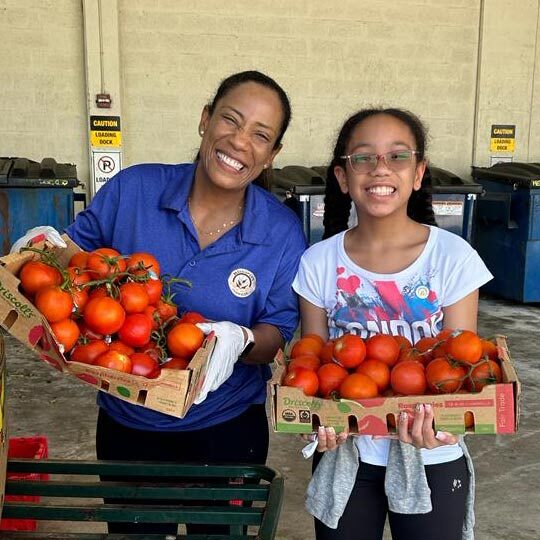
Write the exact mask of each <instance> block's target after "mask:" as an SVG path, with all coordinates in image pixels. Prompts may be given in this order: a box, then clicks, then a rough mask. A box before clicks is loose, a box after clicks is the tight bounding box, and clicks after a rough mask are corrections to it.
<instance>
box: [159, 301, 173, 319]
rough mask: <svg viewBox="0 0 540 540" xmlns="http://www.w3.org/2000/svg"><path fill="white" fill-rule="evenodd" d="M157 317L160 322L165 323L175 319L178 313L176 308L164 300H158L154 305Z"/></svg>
mask: <svg viewBox="0 0 540 540" xmlns="http://www.w3.org/2000/svg"><path fill="white" fill-rule="evenodd" d="M156 309H157V312H158V315H159V317H160V319H161V320H162V322H166V321H168V320H169V319H171V318H172V317H176V315H177V313H178V306H176V305H175V304H172V303H170V302H166V301H165V300H158V302H157V304H156Z"/></svg>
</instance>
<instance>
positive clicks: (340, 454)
mask: <svg viewBox="0 0 540 540" xmlns="http://www.w3.org/2000/svg"><path fill="white" fill-rule="evenodd" d="M425 151H426V133H425V129H424V127H423V125H422V124H421V122H420V121H419V120H418V118H416V117H415V116H414V115H413V114H411V113H409V112H407V111H403V110H400V109H368V110H362V111H360V112H358V113H356V114H355V115H353V116H352V117H350V118H349V119H348V120H347V121H346V122H345V124H344V125H343V127H342V129H341V132H340V134H339V137H338V139H337V143H336V146H335V149H334V154H333V159H332V162H331V164H330V166H329V169H328V175H327V197H326V200H325V208H326V214H325V226H326V237H327V239H326V240H323V241H322V242H320V243H318V244H315V245H313V246H312V247H311V248H310V249H308V251H306V252H305V253H304V255H303V257H302V259H301V263H300V268H299V271H298V274H297V276H296V278H295V281H294V283H293V287H294V289H295V290H296V292H298V294H299V295H300V309H301V327H302V332H303V333H317V334H319V335H321V336H322V337H324V338H328V337H330V338H336V337H339V336H340V335H342V334H343V333H345V332H350V333H355V334H358V335H360V336H361V337H363V338H366V337H369V336H370V335H373V334H376V333H386V334H402V335H404V336H405V337H407V338H409V339H410V340H411V341H412V342H413V343H414V342H416V341H418V340H419V339H420V338H421V337H424V336H433V335H435V334H437V333H438V332H439V331H440V330H442V329H443V328H460V329H467V330H473V331H476V324H477V311H478V288H479V287H480V286H481V285H483V284H484V283H486V282H487V281H489V280H490V279H491V277H492V276H491V274H490V273H489V271H488V270H487V268H486V267H485V265H484V263H483V262H482V260H481V259H480V257H479V256H478V254H477V253H476V251H475V250H474V249H472V248H471V246H470V245H469V244H468V243H467V242H466V241H465V240H463V239H462V238H461V237H459V236H456V235H454V234H452V233H450V232H447V231H445V230H442V229H438V228H437V227H435V226H434V225H429V224H426V223H433V212H432V210H431V204H430V202H431V201H430V198H429V195H428V196H426V190H425V187H423V178H424V174H425V171H426V164H427V162H426V156H425ZM351 200H352V202H353V203H354V205H355V208H356V213H357V216H358V224H357V225H356V226H355V227H353V228H351V229H348V230H345V229H346V227H347V218H348V213H349V208H350V203H351ZM422 204H423V206H422ZM332 235H333V236H332ZM432 425H433V411H432V409H431V407H430V406H429V405H423V404H418V406H417V408H416V412H415V417H414V422H413V424H412V428H411V429H410V431H409V430H408V429H407V417H406V415H405V416H404V417H403V418H401V417H400V421H399V425H398V434H399V435H398V436H399V440H391V439H390V438H387V437H385V438H373V437H370V436H360V437H347V434H346V433H342V434H339V436H336V434H335V433H334V432H333V431H332V430H331V429H326V430H325V429H324V428H323V429H321V430H319V433H318V435H319V444H318V450H319V453H318V454H316V456H315V460H314V471H315V472H314V478H313V480H312V483H311V484H310V487H309V488H308V501H307V506H308V509H309V510H310V511H311V512H312V513H313V514H314V515H315V516H316V520H315V530H316V537H317V540H337V539H339V540H379V539H381V538H382V535H383V528H384V523H385V520H386V516H387V515H388V517H389V524H390V528H391V531H392V537H393V538H394V539H397V540H410V539H413V538H414V539H415V540H427V539H432V538H433V539H435V538H436V539H438V540H461V539H462V538H465V537H468V538H471V537H472V519H471V516H472V500H473V498H472V495H473V484H471V474H472V467H471V464H470V458H469V457H468V453H467V450H466V447H465V445H464V444H463V441H462V440H461V439H460V438H458V437H456V436H452V435H450V434H446V433H435V432H434V430H433V428H432ZM336 447H338V451H337V452H325V451H326V450H335V449H336ZM351 449H352V451H353V452H354V457H351V455H350V454H347V452H348V451H350V450H351ZM322 452H325V453H324V454H322ZM344 469H349V470H344ZM332 480H333V481H332ZM467 535H468V536H467Z"/></svg>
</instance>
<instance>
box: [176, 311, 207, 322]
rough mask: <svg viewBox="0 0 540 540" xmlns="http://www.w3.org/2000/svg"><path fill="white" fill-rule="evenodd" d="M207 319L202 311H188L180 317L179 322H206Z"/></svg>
mask: <svg viewBox="0 0 540 540" xmlns="http://www.w3.org/2000/svg"><path fill="white" fill-rule="evenodd" d="M205 321H206V319H205V318H204V317H203V316H202V315H201V314H200V313H198V312H197V311H186V312H185V313H184V314H182V316H181V317H180V321H179V322H181V323H191V324H196V323H202V322H205Z"/></svg>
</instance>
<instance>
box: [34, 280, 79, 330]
mask: <svg viewBox="0 0 540 540" xmlns="http://www.w3.org/2000/svg"><path fill="white" fill-rule="evenodd" d="M35 305H36V307H37V308H38V309H39V311H40V312H41V314H42V315H43V316H44V317H45V318H46V319H47V320H48V321H49V322H51V323H53V322H58V321H61V320H62V319H67V318H68V317H69V316H70V315H71V312H72V311H73V300H72V298H71V294H70V293H69V292H67V291H64V290H63V289H62V288H61V287H59V286H58V285H48V286H47V287H44V288H43V289H39V291H38V292H37V293H36V299H35Z"/></svg>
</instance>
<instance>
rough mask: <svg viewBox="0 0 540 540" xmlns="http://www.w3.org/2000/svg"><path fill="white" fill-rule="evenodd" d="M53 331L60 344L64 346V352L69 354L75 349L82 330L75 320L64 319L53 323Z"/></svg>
mask: <svg viewBox="0 0 540 540" xmlns="http://www.w3.org/2000/svg"><path fill="white" fill-rule="evenodd" d="M51 330H52V331H53V334H54V337H55V338H56V341H58V343H61V344H62V345H63V346H64V352H65V353H68V352H69V351H71V349H73V347H74V346H75V344H76V343H77V340H78V339H79V335H80V333H81V332H80V330H79V327H78V326H77V323H76V322H75V321H74V320H73V319H62V320H61V321H58V322H54V323H51Z"/></svg>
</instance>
